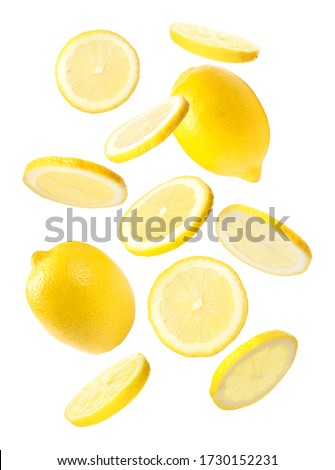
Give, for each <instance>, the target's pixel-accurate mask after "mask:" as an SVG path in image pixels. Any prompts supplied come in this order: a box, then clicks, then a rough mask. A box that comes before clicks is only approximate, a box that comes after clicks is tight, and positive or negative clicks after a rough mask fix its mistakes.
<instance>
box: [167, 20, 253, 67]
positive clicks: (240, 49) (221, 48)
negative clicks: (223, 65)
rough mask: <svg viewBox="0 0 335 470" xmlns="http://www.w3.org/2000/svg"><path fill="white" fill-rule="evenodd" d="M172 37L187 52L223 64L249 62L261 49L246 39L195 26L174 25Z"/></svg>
mask: <svg viewBox="0 0 335 470" xmlns="http://www.w3.org/2000/svg"><path fill="white" fill-rule="evenodd" d="M170 36H171V39H172V40H173V41H174V42H175V43H176V44H178V45H179V46H181V47H183V48H184V49H186V50H187V51H189V52H192V53H193V54H197V55H199V56H201V57H206V58H207V59H213V60H219V61H221V62H249V61H251V60H255V59H256V58H257V56H258V54H259V47H258V46H256V45H255V44H253V43H251V42H250V41H247V40H246V39H242V38H239V37H237V36H233V35H232V34H228V33H223V32H221V31H217V30H215V29H210V28H204V27H202V26H196V25H193V24H188V23H174V24H172V25H171V26H170Z"/></svg>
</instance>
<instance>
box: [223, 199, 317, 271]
mask: <svg viewBox="0 0 335 470" xmlns="http://www.w3.org/2000/svg"><path fill="white" fill-rule="evenodd" d="M216 230H217V234H218V237H219V239H220V241H221V243H222V244H223V246H225V247H226V248H227V250H229V251H230V252H231V253H232V254H233V255H235V256H236V257H237V258H239V259H240V260H241V261H244V262H245V263H247V264H249V265H250V266H253V267H254V268H257V269H259V270H261V271H264V272H266V273H270V274H276V275H279V276H292V275H294V274H300V273H302V272H304V271H306V269H307V268H308V266H309V264H310V262H311V259H312V253H311V250H310V248H309V246H308V245H307V243H306V242H304V240H302V239H301V238H300V237H299V235H297V234H296V233H294V232H293V230H291V229H289V228H288V227H287V226H286V225H284V224H282V222H280V221H278V220H276V219H275V218H274V217H272V216H271V215H270V214H267V213H265V212H262V211H259V210H257V209H253V208H252V207H248V206H243V205H241V204H234V205H231V206H228V207H226V208H225V209H223V211H222V212H221V214H220V215H219V220H218V222H217V224H216Z"/></svg>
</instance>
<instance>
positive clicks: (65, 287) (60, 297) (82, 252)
mask: <svg viewBox="0 0 335 470" xmlns="http://www.w3.org/2000/svg"><path fill="white" fill-rule="evenodd" d="M26 295H27V300H28V303H29V305H30V308H31V309H32V311H33V312H34V314H35V316H36V317H37V319H38V320H39V321H40V322H41V323H42V325H43V326H44V328H45V329H46V330H47V331H48V332H49V333H50V334H51V335H52V336H54V337H55V338H57V339H58V340H60V341H62V342H63V343H66V344H68V345H70V346H72V347H74V348H77V349H79V350H81V351H85V352H89V353H94V354H99V353H103V352H106V351H109V350H111V349H113V348H115V347H116V346H117V345H118V344H120V343H121V342H122V341H123V340H124V339H125V337H126V336H127V334H128V333H129V331H130V329H131V327H132V325H133V322H134V317H135V300H134V295H133V291H132V289H131V286H130V284H129V282H128V280H127V278H126V277H125V275H124V273H123V272H122V271H121V269H120V268H119V267H118V266H117V265H116V264H115V263H114V262H113V261H112V260H111V259H110V258H109V257H108V256H107V255H106V254H105V253H103V252H102V251H100V250H98V249H97V248H95V247H93V246H91V245H89V244H87V243H82V242H65V243H61V244H59V245H57V246H56V247H54V248H52V249H51V250H50V251H46V252H44V251H39V252H36V253H35V254H34V255H33V256H32V271H31V273H30V275H29V277H28V280H27V284H26Z"/></svg>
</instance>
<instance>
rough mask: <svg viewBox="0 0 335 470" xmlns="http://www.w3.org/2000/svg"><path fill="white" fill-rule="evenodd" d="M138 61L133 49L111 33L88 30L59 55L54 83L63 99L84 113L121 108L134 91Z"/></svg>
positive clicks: (71, 41) (74, 39) (68, 44)
mask: <svg viewBox="0 0 335 470" xmlns="http://www.w3.org/2000/svg"><path fill="white" fill-rule="evenodd" d="M138 79H139V60H138V56H137V53H136V51H135V49H134V48H133V47H132V46H131V45H130V44H129V42H128V41H126V40H125V39H124V38H123V37H122V36H120V35H119V34H116V33H114V32H112V31H104V30H98V31H87V32H85V33H82V34H79V35H78V36H75V37H74V38H72V39H71V40H70V41H69V42H68V43H67V44H66V45H65V46H64V48H63V49H62V51H61V52H60V54H59V56H58V59H57V63H56V80H57V85H58V88H59V90H60V91H61V93H62V95H63V96H64V98H65V99H66V100H67V101H68V102H69V103H70V104H71V105H72V106H74V107H75V108H77V109H80V110H81V111H85V112H87V113H102V112H104V111H108V110H110V109H114V108H116V107H117V106H120V104H122V103H123V102H124V101H126V100H127V99H128V98H129V97H130V95H131V94H132V93H133V91H134V90H135V88H136V85H137V82H138Z"/></svg>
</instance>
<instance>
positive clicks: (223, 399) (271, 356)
mask: <svg viewBox="0 0 335 470" xmlns="http://www.w3.org/2000/svg"><path fill="white" fill-rule="evenodd" d="M297 347H298V342H297V340H296V338H295V337H294V336H291V335H289V334H288V333H285V332H283V331H268V332H266V333H262V334H260V335H257V336H255V337H254V338H252V339H250V340H249V341H247V342H246V343H244V344H242V345H241V346H239V347H238V348H237V349H235V351H234V352H232V353H231V354H230V355H229V356H228V357H226V359H224V361H223V362H222V363H221V364H220V366H219V367H218V368H217V370H216V372H215V374H214V376H213V380H212V384H211V388H210V394H211V397H212V398H213V400H214V402H215V403H216V405H217V406H219V407H220V408H222V409H224V410H235V409H236V408H243V407H244V406H248V405H252V404H253V403H255V402H256V401H258V400H260V399H261V398H263V397H264V396H265V395H267V394H268V393H269V392H271V390H272V389H273V388H274V387H275V386H276V385H277V384H278V382H280V381H281V379H282V378H283V377H284V375H285V374H286V372H287V371H288V370H289V368H290V367H291V365H292V363H293V361H294V358H295V355H296V352H297Z"/></svg>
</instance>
